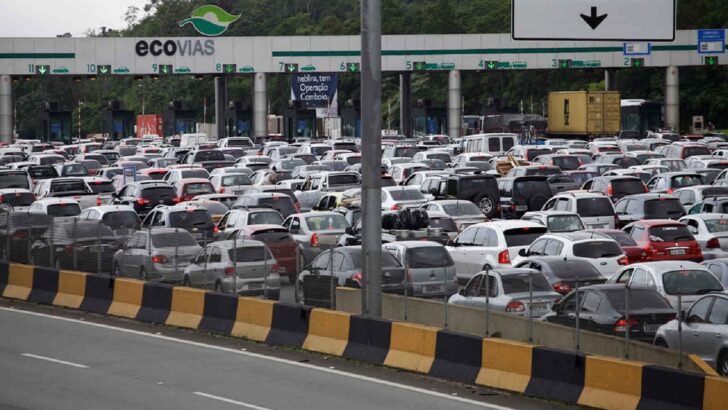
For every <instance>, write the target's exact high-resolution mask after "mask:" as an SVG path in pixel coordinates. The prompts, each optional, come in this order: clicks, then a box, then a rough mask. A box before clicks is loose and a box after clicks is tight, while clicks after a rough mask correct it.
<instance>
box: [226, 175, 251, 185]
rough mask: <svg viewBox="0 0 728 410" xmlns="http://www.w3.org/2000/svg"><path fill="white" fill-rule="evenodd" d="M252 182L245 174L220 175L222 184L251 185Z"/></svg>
mask: <svg viewBox="0 0 728 410" xmlns="http://www.w3.org/2000/svg"><path fill="white" fill-rule="evenodd" d="M251 184H252V182H251V181H250V178H248V176H247V175H245V174H232V175H225V176H224V177H222V186H237V185H251Z"/></svg>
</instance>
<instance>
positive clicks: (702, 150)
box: [683, 147, 712, 158]
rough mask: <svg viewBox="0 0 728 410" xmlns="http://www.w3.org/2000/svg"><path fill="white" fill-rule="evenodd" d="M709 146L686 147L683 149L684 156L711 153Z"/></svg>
mask: <svg viewBox="0 0 728 410" xmlns="http://www.w3.org/2000/svg"><path fill="white" fill-rule="evenodd" d="M711 154H712V153H711V152H710V148H708V147H686V148H685V149H684V150H683V158H688V157H692V156H694V155H711Z"/></svg>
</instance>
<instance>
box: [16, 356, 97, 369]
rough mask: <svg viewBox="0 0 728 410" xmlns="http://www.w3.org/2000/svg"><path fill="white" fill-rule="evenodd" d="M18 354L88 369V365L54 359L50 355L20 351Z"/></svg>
mask: <svg viewBox="0 0 728 410" xmlns="http://www.w3.org/2000/svg"><path fill="white" fill-rule="evenodd" d="M20 355H21V356H23V357H30V358H32V359H38V360H45V361H47V362H53V363H58V364H65V365H66V366H72V367H78V368H79V369H88V366H86V365H83V364H78V363H73V362H67V361H65V360H58V359H54V358H52V357H46V356H38V355H37V354H32V353H21V354H20Z"/></svg>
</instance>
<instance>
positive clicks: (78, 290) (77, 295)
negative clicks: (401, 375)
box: [52, 270, 86, 309]
mask: <svg viewBox="0 0 728 410" xmlns="http://www.w3.org/2000/svg"><path fill="white" fill-rule="evenodd" d="M84 295H86V274H85V273H81V272H73V271H65V270H62V271H60V272H58V292H57V293H56V297H55V299H53V302H52V303H53V304H54V305H56V306H63V307H67V308H71V309H78V308H79V307H81V303H83V298H84Z"/></svg>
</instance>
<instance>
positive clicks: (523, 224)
mask: <svg viewBox="0 0 728 410" xmlns="http://www.w3.org/2000/svg"><path fill="white" fill-rule="evenodd" d="M473 226H478V227H481V228H497V229H501V230H507V229H514V228H515V229H518V228H538V229H546V228H545V227H544V226H543V225H541V224H540V223H538V222H531V221H523V220H520V219H512V220H501V221H489V222H481V223H478V224H474V225H470V226H469V227H468V228H471V227H473Z"/></svg>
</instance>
